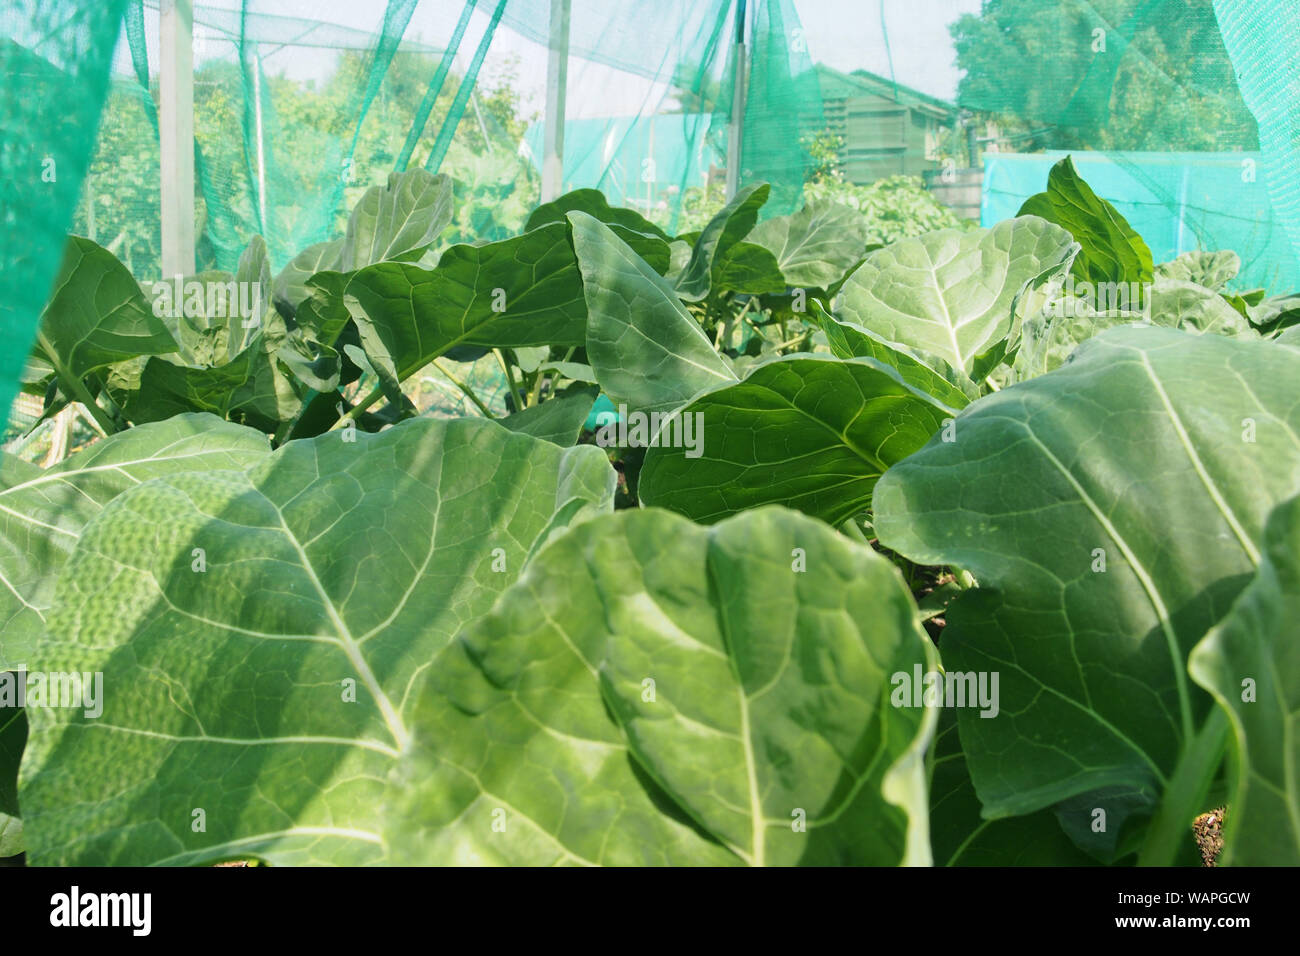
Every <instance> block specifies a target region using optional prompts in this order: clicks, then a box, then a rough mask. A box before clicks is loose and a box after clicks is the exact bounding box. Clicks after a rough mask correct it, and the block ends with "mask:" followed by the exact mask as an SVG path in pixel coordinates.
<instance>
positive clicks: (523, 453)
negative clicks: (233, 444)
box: [19, 419, 614, 864]
mask: <svg viewBox="0 0 1300 956" xmlns="http://www.w3.org/2000/svg"><path fill="white" fill-rule="evenodd" d="M349 437H351V438H352V439H354V440H352V441H349ZM613 484H614V474H613V471H612V470H611V469H610V467H609V464H608V461H607V460H606V458H605V455H604V454H603V453H602V452H601V451H600V450H599V449H596V448H593V447H590V446H584V447H580V448H572V449H561V448H558V447H556V446H555V445H552V444H550V443H548V442H542V441H538V440H536V439H533V438H529V437H527V436H523V435H514V434H511V433H510V432H508V431H506V430H505V429H502V428H500V427H499V426H498V425H496V424H493V423H491V422H487V421H482V420H479V421H473V420H459V421H435V420H427V419H417V420H414V421H409V422H405V423H402V424H401V425H398V426H396V427H394V428H391V429H389V430H387V431H385V432H383V433H381V434H377V435H369V434H365V433H358V434H354V435H351V436H350V435H349V433H347V432H331V433H329V434H327V435H323V436H321V437H319V438H316V439H312V440H309V441H295V442H290V443H289V444H287V445H285V446H283V447H281V448H280V449H279V450H278V451H276V452H274V453H273V454H272V455H271V456H269V457H268V458H266V459H265V460H264V461H262V462H261V463H260V464H258V465H256V466H254V467H253V468H251V469H250V470H248V471H247V472H237V471H213V472H207V473H203V474H200V473H191V474H185V475H179V476H170V477H166V478H159V479H155V480H153V481H150V482H146V483H145V484H144V485H141V486H140V487H138V488H135V489H133V490H131V491H128V492H126V493H125V494H123V495H120V496H119V497H118V498H117V499H115V500H114V501H113V502H112V504H110V505H109V507H107V508H106V509H104V511H103V512H102V513H101V514H100V516H99V519H98V520H97V521H95V522H94V523H93V524H92V525H91V526H90V527H89V528H88V529H87V530H86V532H85V534H84V536H83V538H82V541H81V542H80V543H79V545H78V547H77V550H76V552H75V553H74V555H73V557H72V558H71V560H70V561H69V562H68V565H67V567H66V571H65V573H64V574H63V575H62V576H61V578H60V579H59V584H58V588H57V591H56V597H55V610H54V612H53V613H52V614H51V616H50V627H49V628H48V630H47V638H46V639H45V640H44V641H43V642H42V643H41V645H40V647H39V649H38V652H37V654H38V656H39V659H40V660H41V662H42V664H43V665H44V666H45V667H48V668H50V669H54V670H80V671H99V672H102V673H103V674H104V684H105V686H106V687H111V688H112V691H111V692H110V693H108V694H106V695H105V701H104V705H103V714H102V716H101V717H100V718H99V719H92V718H87V717H85V716H84V715H83V714H82V712H81V711H80V710H66V709H52V708H41V709H32V710H31V711H30V712H29V719H30V720H31V736H30V738H29V741H28V747H27V754H26V756H25V757H24V761H23V772H22V777H21V779H20V791H19V792H20V799H21V802H22V806H23V823H24V828H25V839H26V841H27V846H28V852H29V854H30V857H31V860H32V861H33V862H35V863H38V864H40V863H45V864H55V863H70V862H77V863H88V864H89V863H94V864H139V863H193V864H198V863H205V862H213V861H217V860H221V859H227V858H232V857H234V858H246V857H249V856H252V857H260V858H263V859H265V860H267V861H269V862H272V863H280V864H287V863H308V862H314V863H360V862H377V861H380V860H382V859H383V858H384V846H383V839H382V837H381V835H380V833H379V830H378V826H379V815H380V814H381V812H382V804H383V801H384V799H385V792H386V786H385V783H384V778H385V776H386V775H387V773H388V771H389V769H390V768H391V767H392V766H393V763H394V761H395V759H396V758H397V755H398V754H399V752H400V751H401V750H402V749H403V748H404V747H405V746H406V745H407V742H408V740H409V737H410V728H411V726H412V710H413V707H414V704H415V696H414V693H413V688H414V687H415V686H416V685H417V684H418V681H419V679H420V678H421V676H422V675H423V674H424V673H425V672H426V671H427V670H428V669H429V666H430V661H431V660H432V658H433V656H434V654H435V653H436V652H437V651H438V650H440V649H441V648H442V647H444V646H445V645H446V644H447V642H448V641H449V640H450V639H451V636H452V635H453V634H454V633H455V632H456V631H457V630H459V629H460V628H461V627H462V626H463V625H465V624H467V623H469V622H470V621H472V620H474V619H475V618H477V617H478V616H479V615H481V614H483V613H484V612H486V611H487V609H488V607H489V606H490V605H491V604H492V601H493V600H494V599H495V598H496V596H497V595H498V594H499V593H500V592H501V591H503V590H504V589H505V588H506V586H507V585H508V584H509V583H510V582H511V581H513V580H514V578H515V577H516V576H517V575H518V573H519V571H520V568H521V566H522V564H523V561H524V558H525V556H526V554H527V552H528V550H529V549H530V547H531V546H532V545H533V544H534V541H535V540H536V539H538V538H539V536H542V535H544V534H546V533H550V532H552V531H554V530H556V522H555V515H556V513H557V512H563V513H564V515H565V517H566V520H568V521H577V520H581V519H582V518H583V517H584V516H585V515H586V514H588V513H591V512H594V511H598V510H607V509H609V508H610V507H612V500H613ZM575 506H576V507H575ZM195 549H202V550H201V551H200V552H196V551H195ZM200 560H202V562H203V564H202V566H201V567H202V570H198V568H199V567H200V566H199V564H198V562H199V561H200ZM195 810H202V811H204V813H203V815H202V817H203V821H204V823H205V827H206V828H205V829H203V830H201V831H196V829H195V821H196V819H198V818H197V817H196V815H195V813H194V811H195Z"/></svg>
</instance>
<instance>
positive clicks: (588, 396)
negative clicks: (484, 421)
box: [500, 387, 596, 448]
mask: <svg viewBox="0 0 1300 956" xmlns="http://www.w3.org/2000/svg"><path fill="white" fill-rule="evenodd" d="M595 401H596V389H595V387H587V388H578V389H574V390H572V391H569V392H566V393H565V394H563V395H556V396H554V397H553V398H549V399H547V400H546V401H544V402H542V403H541V404H540V405H533V406H532V407H531V408H525V409H522V410H521V411H518V412H515V413H514V414H513V415H508V416H506V417H505V418H503V419H501V420H500V421H501V424H502V425H504V426H505V427H506V428H508V429H510V430H511V431H512V432H522V433H524V434H525V435H532V436H533V437H534V438H541V439H544V440H546V441H549V442H553V443H554V444H556V445H560V446H562V447H566V448H567V447H568V446H569V445H572V444H574V443H575V442H576V441H577V440H578V435H579V433H580V432H581V431H582V426H583V424H584V423H585V422H586V421H587V416H588V415H590V414H591V406H592V405H593V404H594V403H595Z"/></svg>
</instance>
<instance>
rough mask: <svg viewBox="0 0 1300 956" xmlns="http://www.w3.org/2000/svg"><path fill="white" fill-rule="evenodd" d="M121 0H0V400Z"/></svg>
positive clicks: (15, 373)
mask: <svg viewBox="0 0 1300 956" xmlns="http://www.w3.org/2000/svg"><path fill="white" fill-rule="evenodd" d="M124 7H125V4H124V3H123V2H115V0H99V2H96V3H84V2H59V0H4V2H3V3H0V26H3V39H0V77H2V79H3V83H2V85H0V90H3V92H0V407H2V408H6V409H7V408H8V407H9V403H10V402H11V401H12V399H13V396H14V393H15V391H16V388H15V386H16V383H17V381H18V379H19V376H20V374H21V372H22V369H23V364H24V361H25V359H26V357H27V353H28V350H29V349H30V348H31V344H32V339H33V336H34V334H35V331H36V322H37V318H38V317H39V315H40V312H41V309H42V307H43V306H44V304H45V300H46V297H47V296H48V294H49V290H50V283H51V282H52V281H53V280H54V276H55V273H56V272H57V270H58V267H59V262H60V260H61V258H62V255H63V248H64V244H65V240H66V235H67V231H68V228H69V227H70V226H71V224H72V218H73V210H74V207H75V206H76V205H77V202H78V199H79V196H80V189H81V182H82V179H83V177H84V176H85V173H86V166H87V162H88V160H89V157H90V153H91V151H92V148H93V146H94V142H95V129H96V124H97V122H98V119H99V111H100V107H101V104H102V102H103V99H104V93H105V88H106V86H107V80H108V72H109V61H110V58H111V56H112V53H113V45H114V42H115V41H116V38H117V33H118V26H119V24H120V22H121V19H122V11H123V9H124Z"/></svg>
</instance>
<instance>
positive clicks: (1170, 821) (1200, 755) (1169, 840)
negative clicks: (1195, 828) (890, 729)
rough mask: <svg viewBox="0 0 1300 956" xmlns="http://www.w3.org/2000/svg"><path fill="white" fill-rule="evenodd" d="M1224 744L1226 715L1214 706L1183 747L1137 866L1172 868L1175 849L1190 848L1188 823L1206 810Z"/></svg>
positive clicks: (1149, 829) (1221, 759)
mask: <svg viewBox="0 0 1300 956" xmlns="http://www.w3.org/2000/svg"><path fill="white" fill-rule="evenodd" d="M1227 745H1228V715H1227V714H1226V713H1224V710H1223V708H1222V707H1220V706H1219V705H1218V704H1215V705H1214V709H1213V710H1212V711H1210V716H1209V717H1208V718H1206V721H1205V724H1204V725H1203V726H1202V727H1201V730H1200V732H1199V733H1198V734H1197V735H1196V736H1195V737H1193V738H1192V739H1190V740H1188V741H1187V742H1186V743H1185V744H1184V745H1183V753H1182V756H1181V757H1179V758H1178V766H1177V767H1175V768H1174V775H1173V776H1172V777H1171V778H1170V779H1169V784H1168V786H1166V787H1165V796H1164V799H1163V800H1161V801H1160V809H1159V810H1157V811H1156V815H1155V819H1153V820H1152V821H1151V825H1150V827H1149V828H1148V829H1147V836H1146V840H1145V841H1144V842H1143V844H1142V849H1141V851H1140V852H1139V853H1138V866H1173V865H1174V863H1175V862H1176V861H1177V859H1178V851H1179V849H1181V848H1183V847H1187V846H1190V845H1191V840H1192V821H1193V820H1195V819H1196V815H1197V814H1198V813H1201V812H1203V811H1204V810H1206V809H1207V808H1206V806H1205V801H1206V800H1207V799H1208V798H1209V793H1210V786H1211V785H1212V784H1213V783H1214V775H1215V772H1216V771H1217V770H1218V769H1219V764H1220V763H1221V762H1222V761H1223V753H1224V750H1225V749H1226V748H1227Z"/></svg>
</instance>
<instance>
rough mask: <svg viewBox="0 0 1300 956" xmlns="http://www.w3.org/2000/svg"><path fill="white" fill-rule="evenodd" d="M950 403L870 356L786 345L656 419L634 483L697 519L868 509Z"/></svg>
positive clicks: (650, 500)
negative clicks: (888, 475)
mask: <svg viewBox="0 0 1300 956" xmlns="http://www.w3.org/2000/svg"><path fill="white" fill-rule="evenodd" d="M956 414H957V409H956V408H953V407H949V406H947V405H944V404H943V403H942V402H940V401H938V400H937V399H935V398H934V397H932V396H931V395H930V394H929V393H928V392H926V391H924V390H922V389H920V388H917V387H915V386H913V385H911V384H909V383H908V382H907V381H906V380H905V379H904V377H903V376H902V375H901V374H900V373H899V372H898V371H897V370H896V369H894V368H892V367H891V366H888V365H886V364H884V363H882V362H878V361H876V360H875V359H870V358H860V359H849V360H841V359H836V358H831V357H828V356H811V355H792V356H786V357H783V358H779V359H776V360H774V361H771V362H767V363H765V364H763V365H759V366H757V367H756V368H754V369H753V370H752V371H750V373H749V374H748V375H747V376H746V377H745V378H744V380H743V381H741V382H738V383H736V384H734V385H728V386H724V387H722V388H718V389H715V390H713V391H710V392H706V393H705V394H703V395H700V396H699V397H697V398H696V399H695V400H694V401H692V402H691V403H690V404H688V405H687V406H686V407H685V408H683V409H682V410H681V412H680V413H679V414H678V415H677V416H674V418H673V419H671V420H670V421H669V422H668V423H667V424H666V425H664V427H663V430H662V431H661V432H660V439H659V443H657V444H655V445H653V446H651V448H650V449H649V450H648V451H647V452H646V458H645V464H644V465H643V466H642V469H641V479H640V486H639V493H640V496H641V500H642V501H643V502H644V503H646V504H649V505H659V506H662V507H665V508H671V509H672V510H673V511H677V512H680V513H681V514H684V515H686V516H687V517H689V518H693V519H694V520H696V521H703V522H711V521H716V520H718V519H719V518H723V517H726V516H727V515H731V514H735V513H736V512H738V511H743V510H744V509H746V508H755V507H758V506H760V505H764V504H782V505H786V506H787V507H790V508H796V509H798V510H799V511H803V512H805V513H807V514H810V515H813V516H815V517H818V518H821V519H823V520H824V521H827V522H829V523H831V524H838V523H839V522H841V521H844V520H845V519H847V518H850V517H852V516H854V515H856V514H858V513H860V512H862V511H865V510H867V509H868V508H869V507H870V506H871V492H872V489H873V488H874V487H875V484H876V480H877V479H878V478H879V477H880V476H881V475H882V474H883V473H884V471H885V469H886V468H888V467H890V466H891V465H893V464H895V463H897V462H899V461H902V460H903V459H904V458H906V457H907V456H908V455H910V454H912V453H913V452H914V451H916V450H917V449H919V448H920V447H921V446H922V445H924V444H925V443H926V441H927V440H928V439H929V437H930V436H931V435H933V434H934V433H935V432H937V431H939V429H940V428H942V427H943V423H944V420H945V419H950V418H952V417H953V416H955V415H956ZM680 422H687V423H688V424H689V425H690V429H689V430H687V429H682V428H681V425H680V424H679V423H680ZM679 434H680V437H681V439H682V440H680V441H678V440H677V438H678V436H679ZM692 435H694V436H695V439H696V441H694V442H693V443H692V444H693V445H694V447H692V445H688V444H687V442H686V439H689V438H690V436H692Z"/></svg>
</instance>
